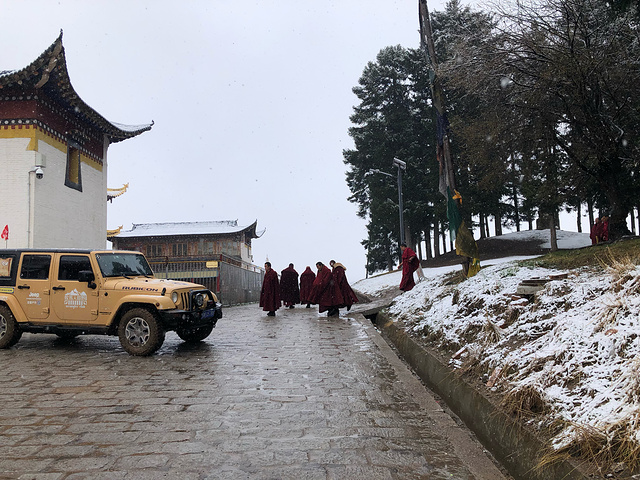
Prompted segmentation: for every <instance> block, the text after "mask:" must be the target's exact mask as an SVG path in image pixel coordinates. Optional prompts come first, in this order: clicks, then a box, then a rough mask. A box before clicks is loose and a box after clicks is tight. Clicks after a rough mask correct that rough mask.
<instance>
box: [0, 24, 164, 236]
mask: <svg viewBox="0 0 640 480" xmlns="http://www.w3.org/2000/svg"><path fill="white" fill-rule="evenodd" d="M152 125H153V122H152V123H151V124H146V125H136V126H127V125H122V124H119V123H114V122H110V121H108V120H106V119H105V118H104V117H102V116H101V115H100V114H99V113H98V112H96V111H95V110H94V109H92V108H91V107H90V106H89V105H87V104H86V103H85V102H84V101H83V100H82V99H81V98H80V97H79V96H78V94H77V93H76V92H75V91H74V89H73V87H72V86H71V81H70V79H69V75H68V72H67V64H66V59H65V52H64V47H63V46H62V32H61V33H60V36H59V37H58V38H57V39H56V41H55V42H53V44H52V45H51V46H50V47H49V48H48V49H47V50H45V51H44V52H43V53H42V54H41V55H40V56H39V57H38V58H37V59H36V60H34V61H33V62H32V63H31V64H29V65H27V66H26V67H24V68H22V69H20V70H10V71H8V70H4V71H1V70H0V172H1V173H2V174H1V175H0V191H1V192H2V202H0V224H1V225H0V229H2V228H3V227H4V226H5V225H7V226H8V232H9V238H8V240H6V242H2V243H1V244H0V246H1V247H5V246H7V247H9V248H22V247H34V248H105V247H106V238H107V198H108V196H109V192H108V191H107V150H108V148H109V145H111V144H112V143H116V142H121V141H123V140H126V139H129V138H133V137H135V136H137V135H140V134H141V133H143V132H146V131H148V130H150V129H151V127H152ZM112 197H113V195H112Z"/></svg>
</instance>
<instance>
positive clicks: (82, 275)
mask: <svg viewBox="0 0 640 480" xmlns="http://www.w3.org/2000/svg"><path fill="white" fill-rule="evenodd" d="M95 279H96V277H95V275H94V274H93V272H92V271H91V270H81V271H79V272H78V281H79V282H87V285H88V286H89V288H92V289H93V288H96V284H95V282H94V280H95Z"/></svg>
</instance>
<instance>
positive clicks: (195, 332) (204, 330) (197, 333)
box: [176, 324, 214, 343]
mask: <svg viewBox="0 0 640 480" xmlns="http://www.w3.org/2000/svg"><path fill="white" fill-rule="evenodd" d="M213 327H214V325H213V324H211V325H205V326H204V327H195V328H182V329H177V330H176V333H177V334H178V336H179V337H180V338H181V339H182V340H184V341H185V342H190V343H196V342H200V341H202V340H204V339H205V338H207V337H208V336H209V334H210V333H211V331H212V330H213Z"/></svg>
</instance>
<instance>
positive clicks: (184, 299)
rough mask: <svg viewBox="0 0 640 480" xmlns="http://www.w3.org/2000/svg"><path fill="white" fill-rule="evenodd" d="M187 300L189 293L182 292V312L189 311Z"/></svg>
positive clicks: (189, 306)
mask: <svg viewBox="0 0 640 480" xmlns="http://www.w3.org/2000/svg"><path fill="white" fill-rule="evenodd" d="M189 299H190V295H189V292H183V293H181V294H180V300H181V301H182V309H183V310H191V302H189Z"/></svg>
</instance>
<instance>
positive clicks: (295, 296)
mask: <svg viewBox="0 0 640 480" xmlns="http://www.w3.org/2000/svg"><path fill="white" fill-rule="evenodd" d="M280 299H281V300H282V303H284V306H285V307H289V306H291V305H295V304H296V303H300V287H298V272H296V271H295V270H294V268H293V264H289V266H288V267H287V268H285V269H284V270H282V272H280Z"/></svg>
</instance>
